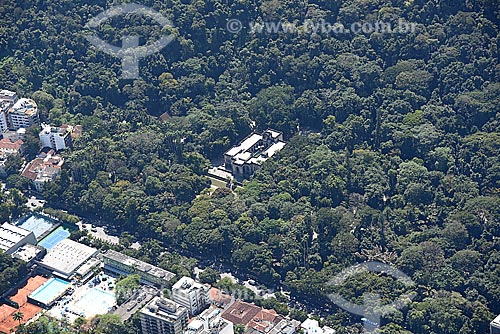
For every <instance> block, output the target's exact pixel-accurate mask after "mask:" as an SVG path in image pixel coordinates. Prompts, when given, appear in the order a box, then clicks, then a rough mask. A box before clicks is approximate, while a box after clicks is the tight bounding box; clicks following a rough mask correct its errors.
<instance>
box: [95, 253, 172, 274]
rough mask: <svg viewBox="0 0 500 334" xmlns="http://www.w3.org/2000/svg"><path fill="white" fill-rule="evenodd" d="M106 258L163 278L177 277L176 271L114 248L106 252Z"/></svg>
mask: <svg viewBox="0 0 500 334" xmlns="http://www.w3.org/2000/svg"><path fill="white" fill-rule="evenodd" d="M104 257H105V258H108V259H111V260H114V261H116V262H120V263H123V264H125V265H127V266H129V267H134V268H135V269H136V270H138V271H142V272H145V273H148V274H150V275H153V276H155V277H158V278H162V279H164V280H166V281H170V280H171V279H172V278H174V277H175V274H174V273H171V272H170V271H167V270H164V269H161V268H158V267H156V266H153V265H151V264H149V263H146V262H143V261H141V260H138V259H135V258H133V257H130V256H128V255H125V254H122V253H119V252H116V251H114V250H111V249H110V250H108V251H107V252H106V254H104Z"/></svg>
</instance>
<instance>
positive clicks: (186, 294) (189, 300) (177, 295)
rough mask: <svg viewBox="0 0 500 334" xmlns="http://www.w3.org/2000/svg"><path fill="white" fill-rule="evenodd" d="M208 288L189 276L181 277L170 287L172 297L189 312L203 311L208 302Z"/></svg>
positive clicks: (192, 313)
mask: <svg viewBox="0 0 500 334" xmlns="http://www.w3.org/2000/svg"><path fill="white" fill-rule="evenodd" d="M209 290H210V288H209V287H208V286H206V285H203V284H201V283H198V282H196V281H195V280H193V279H192V278H191V277H186V276H184V277H182V278H181V279H180V280H179V281H178V282H177V283H175V284H174V285H173V287H172V299H173V300H174V301H175V302H177V303H179V304H181V305H182V306H184V307H186V308H187V309H188V310H189V314H191V315H194V314H198V313H200V312H201V311H203V310H204V309H205V308H206V307H207V306H208V305H209V304H210V294H209Z"/></svg>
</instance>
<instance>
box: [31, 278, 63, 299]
mask: <svg viewBox="0 0 500 334" xmlns="http://www.w3.org/2000/svg"><path fill="white" fill-rule="evenodd" d="M68 287H69V282H67V281H65V280H62V279H60V278H56V277H54V278H51V279H49V280H48V281H47V282H45V284H44V285H42V286H41V287H39V288H38V289H36V290H35V291H33V292H32V293H31V294H30V295H29V298H31V299H33V300H35V301H37V302H39V303H41V304H43V305H50V304H51V303H52V302H53V301H54V300H56V299H57V298H58V297H60V296H61V295H62V294H63V293H64V292H65V291H66V290H67V289H68Z"/></svg>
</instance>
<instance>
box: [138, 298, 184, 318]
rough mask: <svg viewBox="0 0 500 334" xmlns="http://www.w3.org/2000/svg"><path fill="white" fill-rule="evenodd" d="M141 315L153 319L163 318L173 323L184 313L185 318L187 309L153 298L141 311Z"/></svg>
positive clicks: (163, 299) (166, 300) (174, 303)
mask: <svg viewBox="0 0 500 334" xmlns="http://www.w3.org/2000/svg"><path fill="white" fill-rule="evenodd" d="M141 313H142V314H145V315H149V316H153V317H158V318H163V319H165V320H167V321H175V320H176V319H177V318H179V317H180V316H181V315H182V314H184V313H185V314H186V316H187V309H186V308H185V307H184V306H181V305H179V304H177V303H176V302H174V301H173V300H170V299H166V298H162V297H155V298H153V300H151V302H149V303H148V304H147V305H146V306H145V307H144V308H143V309H142V310H141Z"/></svg>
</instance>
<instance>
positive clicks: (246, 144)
mask: <svg viewBox="0 0 500 334" xmlns="http://www.w3.org/2000/svg"><path fill="white" fill-rule="evenodd" d="M261 139H262V135H259V134H257V133H253V134H251V135H250V136H248V137H247V138H245V139H244V140H243V141H242V142H241V143H240V145H238V146H234V147H232V148H231V149H229V151H227V152H226V154H227V155H229V156H232V157H234V156H235V155H237V154H238V153H241V152H245V151H247V150H249V149H250V148H251V147H252V146H254V145H255V144H257V143H258V142H259V140H261Z"/></svg>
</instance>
